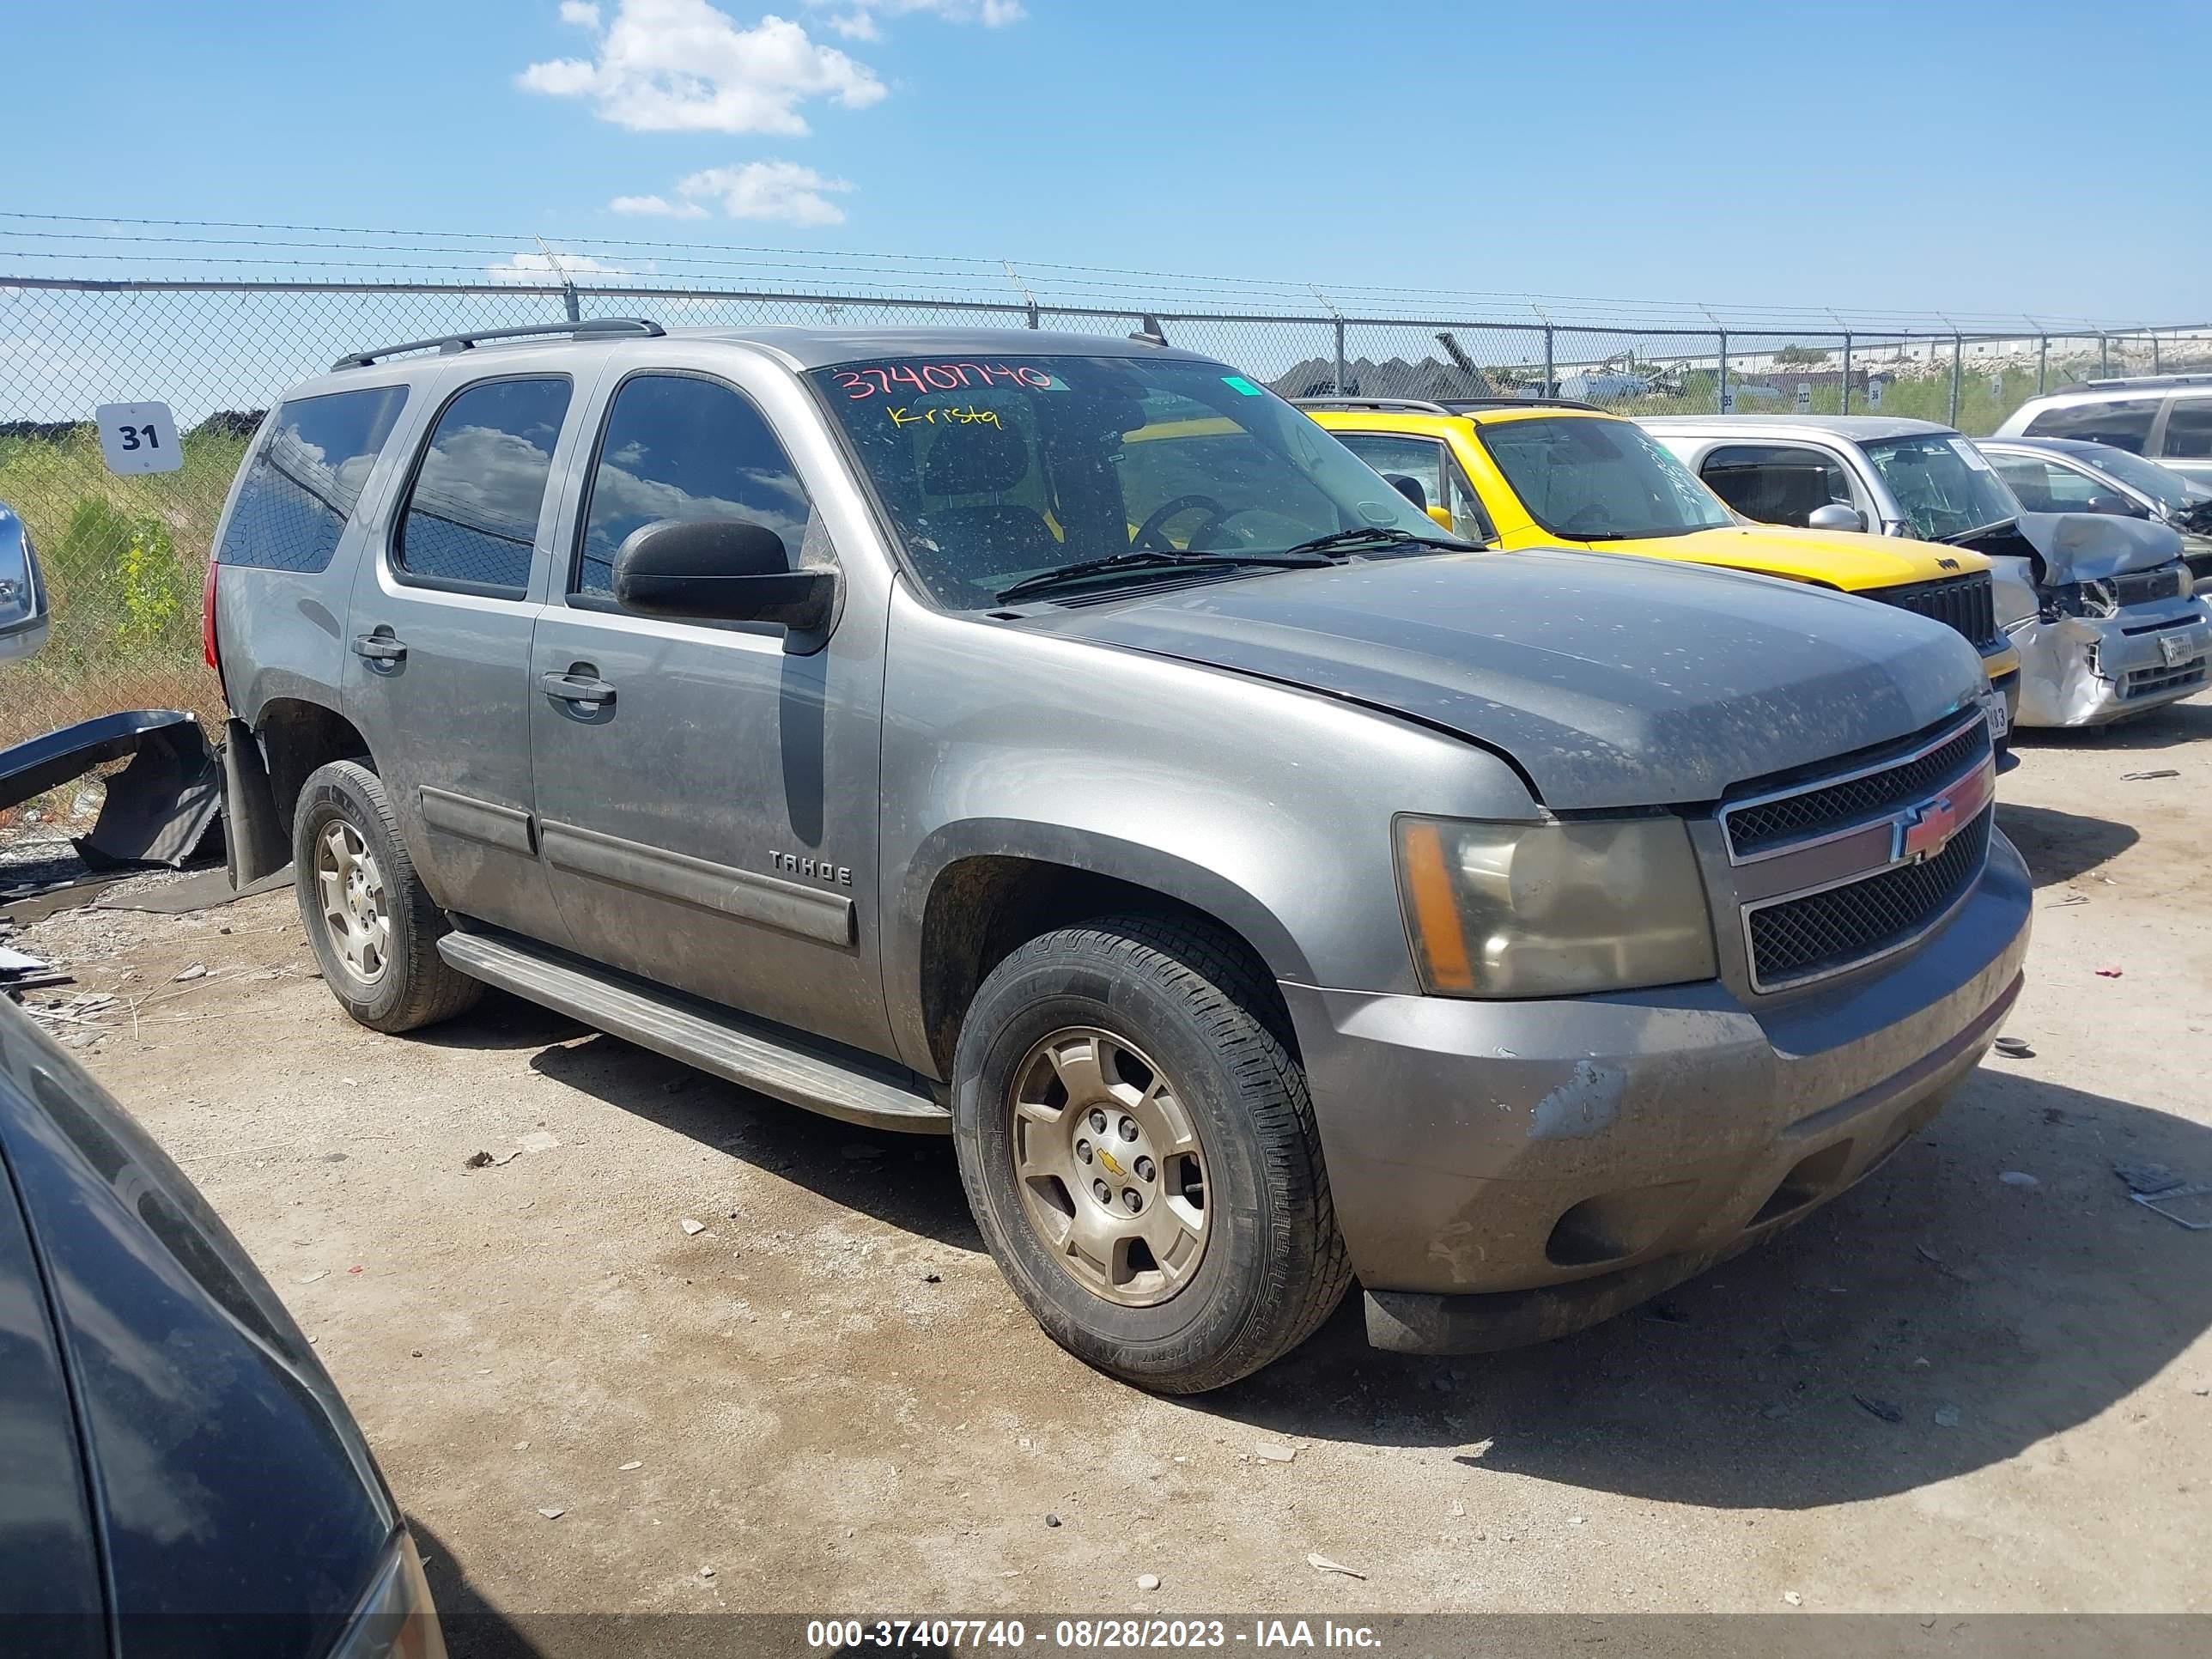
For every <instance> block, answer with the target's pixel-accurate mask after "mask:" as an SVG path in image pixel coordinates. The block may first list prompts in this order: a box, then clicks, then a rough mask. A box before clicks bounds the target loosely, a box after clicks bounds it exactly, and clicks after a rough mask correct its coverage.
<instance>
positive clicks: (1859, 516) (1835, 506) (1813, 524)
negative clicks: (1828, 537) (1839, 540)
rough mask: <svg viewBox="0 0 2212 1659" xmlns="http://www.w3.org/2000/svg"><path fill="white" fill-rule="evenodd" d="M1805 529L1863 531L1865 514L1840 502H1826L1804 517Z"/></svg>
mask: <svg viewBox="0 0 2212 1659" xmlns="http://www.w3.org/2000/svg"><path fill="white" fill-rule="evenodd" d="M1805 528H1806V529H1808V530H1859V531H1863V530H1864V529H1865V528H1866V514H1864V513H1862V512H1860V511H1859V510H1858V508H1857V507H1846V506H1845V505H1844V503H1843V502H1841V501H1828V502H1826V503H1825V504H1823V505H1821V506H1820V507H1814V509H1813V510H1812V511H1811V512H1810V513H1807V514H1806V515H1805Z"/></svg>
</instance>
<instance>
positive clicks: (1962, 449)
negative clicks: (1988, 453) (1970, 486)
mask: <svg viewBox="0 0 2212 1659" xmlns="http://www.w3.org/2000/svg"><path fill="white" fill-rule="evenodd" d="M1951 447H1952V448H1954V449H1955V450H1957V451H1958V452H1959V459H1960V460H1962V461H1964V462H1965V463H1966V465H1968V466H1971V467H1972V468H1973V469H1974V471H1977V472H1987V471H1989V470H1990V464H1989V462H1988V461H1986V460H1984V459H1983V457H1982V452H1981V451H1980V450H1978V449H1977V448H1975V447H1973V445H1972V444H1971V443H1968V442H1967V441H1966V440H1965V439H1964V438H1954V439H1952V440H1951Z"/></svg>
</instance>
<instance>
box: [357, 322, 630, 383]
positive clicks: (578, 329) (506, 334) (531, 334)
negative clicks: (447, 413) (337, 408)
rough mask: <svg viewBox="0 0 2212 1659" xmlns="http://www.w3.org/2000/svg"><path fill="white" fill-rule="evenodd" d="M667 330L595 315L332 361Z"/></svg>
mask: <svg viewBox="0 0 2212 1659" xmlns="http://www.w3.org/2000/svg"><path fill="white" fill-rule="evenodd" d="M667 332H668V331H667V330H666V329H665V328H663V327H661V325H659V323H656V322H653V321H652V320H651V319H647V318H644V317H594V318H592V319H590V320H589V321H587V322H580V323H532V325H530V326H529V327H527V328H481V329H474V330H471V331H470V332H468V333H466V334H441V335H440V336H438V337H437V338H435V339H433V340H404V341H402V342H401V343H399V344H398V345H387V346H379V347H377V348H376V349H374V351H352V352H348V353H347V354H346V355H345V356H343V357H341V358H339V359H338V360H337V362H334V363H332V364H331V370H332V372H333V373H335V372H336V371H337V370H338V369H341V368H368V367H369V366H370V365H371V364H372V363H374V362H376V361H377V360H378V359H379V358H380V357H396V356H398V355H399V354H400V353H401V352H403V351H429V350H433V349H435V350H436V351H437V352H439V353H440V354H441V356H442V355H445V354H448V353H452V352H456V351H473V350H474V349H476V348H477V346H479V345H482V344H483V343H484V342H485V341H486V340H528V339H537V338H538V337H542V336H546V335H553V334H566V335H568V336H569V337H572V338H574V339H579V340H586V339H592V338H596V337H599V336H601V335H620V336H623V337H627V338H655V337H659V336H660V335H663V334H665V333H667Z"/></svg>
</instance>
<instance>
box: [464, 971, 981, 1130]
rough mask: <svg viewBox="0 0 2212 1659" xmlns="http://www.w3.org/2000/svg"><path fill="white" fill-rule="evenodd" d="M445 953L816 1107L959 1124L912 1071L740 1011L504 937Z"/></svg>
mask: <svg viewBox="0 0 2212 1659" xmlns="http://www.w3.org/2000/svg"><path fill="white" fill-rule="evenodd" d="M438 954H439V955H440V956H441V957H445V959H446V960H447V962H449V963H452V964H453V966H454V967H456V968H458V969H460V970H461V972H463V973H465V974H466V975H469V977H470V978H471V979H480V980H482V981H483V982H484V983H485V984H487V985H495V986H497V987H499V988H500V989H501V990H502V991H512V992H513V994H515V995H516V996H519V997H524V998H526V999H528V1000H530V1001H532V1002H537V1003H542V1004H544V1006H546V1007H548V1008H552V1009H556V1010H557V1011H559V1012H562V1013H564V1014H567V1015H568V1016H569V1017H570V1018H574V1019H580V1020H581V1021H583V1022H584V1024H586V1025H593V1026H597V1027H598V1028H599V1030H602V1031H606V1032H609V1033H611V1034H612V1035H613V1036H618V1037H621V1038H622V1039H623V1041H624V1042H635V1043H636V1044H637V1045H638V1047H640V1048H650V1049H652V1050H653V1051H654V1052H655V1053H656V1054H666V1055H667V1056H668V1057H669V1058H670V1059H671V1060H682V1061H683V1062H684V1064H685V1065H687V1066H697V1067H698V1068H699V1069H700V1070H701V1071H702V1072H711V1073H714V1075H715V1076H716V1077H719V1078H723V1079H726V1080H728V1081H729V1082H732V1083H735V1084H738V1085H740V1086H742V1087H744V1088H747V1089H757V1090H758V1091H760V1092H761V1093H762V1094H764V1095H772V1096H774V1097H775V1098H776V1099H778V1100H781V1101H787V1102H789V1103H791V1104H792V1105H793V1106H804V1107H805V1108H806V1109H807V1110H809V1111H811V1112H820V1113H822V1114H823V1115H825V1116H828V1117H835V1118H842V1119H843V1120H844V1121H846V1122H848V1123H862V1124H866V1125H868V1126H869V1127H872V1128H878V1129H897V1130H902V1131H904V1132H905V1133H908V1134H926V1135H927V1134H937V1135H941V1134H950V1133H951V1131H952V1114H951V1112H949V1111H947V1110H946V1109H945V1107H943V1106H942V1105H940V1104H939V1103H938V1100H937V1097H935V1096H934V1095H933V1094H932V1093H930V1092H929V1090H928V1085H927V1084H926V1083H924V1082H923V1081H922V1079H920V1078H918V1077H915V1075H914V1074H913V1073H896V1072H894V1070H893V1068H891V1067H890V1066H889V1065H888V1064H887V1063H879V1064H869V1063H867V1062H865V1061H862V1060H859V1059H858V1058H857V1057H856V1058H855V1059H854V1060H846V1059H842V1058H841V1057H839V1056H838V1055H837V1054H836V1053H834V1052H833V1051H832V1050H831V1049H830V1048H828V1047H827V1046H826V1045H822V1046H817V1045H816V1044H814V1043H812V1042H806V1041H805V1039H804V1038H801V1037H799V1036H797V1034H795V1033H787V1032H785V1031H783V1030H781V1029H780V1028H778V1027H775V1026H773V1025H770V1024H768V1023H767V1022H765V1021H762V1020H755V1019H751V1018H748V1017H746V1016H745V1015H744V1014H741V1013H738V1012H736V1011H735V1010H734V1009H728V1008H722V1007H719V1006H714V1005H711V1004H708V1003H704V1002H698V1001H695V1000H692V999H691V998H690V997H687V996H684V995H683V994H680V993H678V992H674V991H669V990H665V989H662V988H660V987H655V986H651V985H647V984H643V983H641V982H640V981H635V980H631V979H628V978H617V977H614V976H611V975H606V974H604V973H600V972H595V971H593V970H592V969H589V968H586V967H583V966H581V965H579V964H577V963H573V962H570V961H568V960H566V959H564V958H562V957H557V956H554V955H551V954H550V953H548V952H545V951H540V950H538V949H534V948H532V946H530V945H526V944H524V943H522V942H521V941H520V940H517V939H511V938H508V937H505V936H501V935H495V934H489V933H447V935H446V936H445V937H444V938H443V939H440V940H439V941H438ZM908 1079H910V1080H908Z"/></svg>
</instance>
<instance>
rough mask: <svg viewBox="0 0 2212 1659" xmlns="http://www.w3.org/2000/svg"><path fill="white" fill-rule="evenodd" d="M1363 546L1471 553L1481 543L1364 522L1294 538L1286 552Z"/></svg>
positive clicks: (1337, 549)
mask: <svg viewBox="0 0 2212 1659" xmlns="http://www.w3.org/2000/svg"><path fill="white" fill-rule="evenodd" d="M1363 546H1365V547H1408V546H1410V547H1448V548H1450V549H1452V550H1454V551H1455V552H1469V553H1471V552H1474V550H1476V549H1477V548H1479V547H1480V546H1481V544H1480V542H1471V541H1468V540H1467V539H1465V538H1463V537H1459V536H1443V535H1437V536H1417V535H1415V534H1414V533H1413V532H1412V531H1410V530H1400V529H1397V528H1395V526H1389V525H1360V526H1357V527H1356V528H1354V529H1351V530H1332V531H1330V532H1328V535H1326V536H1316V537H1315V538H1313V539H1312V540H1311V541H1305V542H1293V543H1291V545H1290V546H1288V547H1286V548H1285V549H1284V550H1283V553H1284V555H1285V556H1288V555H1290V554H1292V553H1344V552H1350V551H1351V550H1353V549H1355V548H1358V547H1363Z"/></svg>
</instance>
